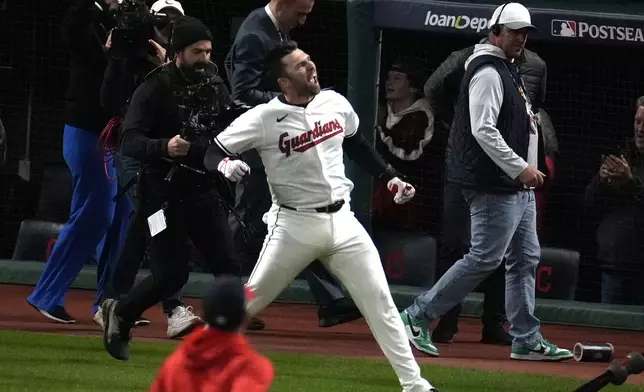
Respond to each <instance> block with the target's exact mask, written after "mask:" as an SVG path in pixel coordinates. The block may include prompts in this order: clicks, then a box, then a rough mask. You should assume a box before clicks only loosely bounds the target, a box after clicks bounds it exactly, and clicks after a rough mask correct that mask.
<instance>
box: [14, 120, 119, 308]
mask: <svg viewBox="0 0 644 392" xmlns="http://www.w3.org/2000/svg"><path fill="white" fill-rule="evenodd" d="M63 157H64V158H65V163H66V164H67V167H68V168H69V170H70V171H71V174H72V180H73V190H72V200H71V213H70V218H69V222H67V224H66V225H65V226H64V228H63V230H62V231H61V233H60V235H59V237H58V241H57V242H56V245H55V246H54V248H53V249H52V252H51V255H50V256H49V260H47V263H46V264H45V269H44V271H43V274H42V276H41V277H40V280H39V281H38V285H37V286H36V288H35V289H34V291H33V292H32V293H31V295H30V296H29V298H27V300H28V301H29V303H31V304H32V305H34V306H36V307H38V308H40V309H43V310H45V311H47V312H52V311H53V310H54V308H55V307H56V306H63V307H64V306H65V294H67V291H68V290H69V287H70V286H71V284H72V282H73V281H74V279H76V277H77V276H78V274H79V272H80V271H81V269H82V268H83V266H84V265H86V264H87V263H88V262H89V261H90V260H91V257H92V254H93V253H94V252H96V255H97V260H98V269H97V283H98V287H99V292H98V293H97V302H98V299H99V298H101V296H102V290H101V289H102V286H103V283H104V280H105V277H104V275H105V273H106V272H107V271H109V270H110V269H111V265H112V264H113V261H114V260H116V258H117V257H118V252H119V250H120V249H119V248H120V242H121V241H120V240H121V230H122V229H123V228H124V227H125V225H126V224H127V221H125V222H124V224H121V223H122V220H123V219H126V218H127V214H128V213H129V211H130V210H129V206H117V205H116V203H115V201H114V196H115V195H116V192H117V184H116V180H112V179H109V178H107V176H106V174H105V172H106V166H107V172H108V174H109V176H110V177H111V178H114V179H115V178H116V170H115V168H114V164H113V162H112V161H111V159H110V162H108V164H107V165H106V164H105V153H104V152H103V149H102V148H101V147H100V146H99V143H98V135H97V134H96V133H94V132H90V131H86V130H83V129H79V128H75V127H72V126H69V125H66V126H65V131H64V135H63ZM119 199H125V198H119ZM115 213H116V215H115ZM115 216H116V218H115ZM96 309H97V304H96V303H95V304H94V306H93V308H92V312H93V313H94V312H95V311H96Z"/></svg>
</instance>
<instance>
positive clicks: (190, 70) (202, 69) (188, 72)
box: [181, 62, 208, 82]
mask: <svg viewBox="0 0 644 392" xmlns="http://www.w3.org/2000/svg"><path fill="white" fill-rule="evenodd" d="M207 68H208V63H202V62H197V63H194V64H191V65H183V66H181V72H183V74H184V75H185V76H186V77H187V78H188V79H190V80H191V81H193V82H196V81H199V80H201V79H203V78H204V76H205V75H206V69H207Z"/></svg>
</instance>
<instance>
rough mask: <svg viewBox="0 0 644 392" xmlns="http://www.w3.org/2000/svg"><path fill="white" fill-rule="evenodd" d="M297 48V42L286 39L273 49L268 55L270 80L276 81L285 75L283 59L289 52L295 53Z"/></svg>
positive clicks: (267, 74) (267, 70) (266, 67)
mask: <svg viewBox="0 0 644 392" xmlns="http://www.w3.org/2000/svg"><path fill="white" fill-rule="evenodd" d="M296 49H297V42H295V41H285V42H281V43H279V44H277V46H275V47H274V48H273V49H271V50H270V51H269V52H268V54H267V55H266V59H265V60H264V63H265V65H264V66H265V70H266V76H267V77H268V79H269V80H271V81H273V80H274V81H275V83H277V79H279V78H281V77H283V76H284V63H283V62H282V59H283V58H284V57H286V56H288V55H289V54H291V53H293V52H294V51H295V50H296Z"/></svg>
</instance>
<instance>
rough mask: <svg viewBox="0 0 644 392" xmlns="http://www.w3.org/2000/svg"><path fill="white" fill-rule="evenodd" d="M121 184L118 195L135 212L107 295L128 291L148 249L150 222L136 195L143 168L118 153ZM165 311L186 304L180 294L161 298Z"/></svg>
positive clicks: (167, 312) (116, 157)
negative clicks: (138, 178) (139, 172)
mask: <svg viewBox="0 0 644 392" xmlns="http://www.w3.org/2000/svg"><path fill="white" fill-rule="evenodd" d="M114 162H115V164H116V172H117V176H118V183H119V195H118V196H117V197H127V198H128V199H129V201H130V203H131V204H132V207H133V211H132V214H131V215H130V220H129V222H128V227H127V232H126V237H125V241H124V243H123V247H122V249H121V253H120V254H119V257H118V259H117V261H116V264H115V265H114V266H113V269H112V271H111V272H110V276H109V279H108V283H107V285H106V297H108V298H119V297H122V296H124V295H125V294H127V293H128V292H129V291H130V289H132V286H134V281H135V280H136V274H137V273H138V272H139V269H140V268H141V264H142V263H143V260H144V259H145V256H146V252H147V249H148V233H149V229H148V223H147V216H145V215H144V214H142V213H141V212H140V208H139V200H138V199H137V198H136V197H135V190H136V185H135V182H136V176H137V173H138V171H139V170H140V167H141V165H140V163H139V162H138V161H137V160H135V159H133V158H130V157H125V156H122V155H120V154H117V155H116V156H115V157H114ZM161 304H162V307H163V313H165V314H166V315H168V316H170V315H171V314H172V311H173V310H174V309H175V308H176V307H177V306H183V305H184V303H183V301H182V300H181V297H180V296H179V294H178V293H175V294H173V295H171V296H169V297H168V298H165V299H164V300H163V301H161Z"/></svg>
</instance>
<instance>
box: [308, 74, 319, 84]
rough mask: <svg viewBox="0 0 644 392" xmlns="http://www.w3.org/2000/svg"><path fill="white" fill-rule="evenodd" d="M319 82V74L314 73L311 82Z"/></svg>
mask: <svg viewBox="0 0 644 392" xmlns="http://www.w3.org/2000/svg"><path fill="white" fill-rule="evenodd" d="M317 82H318V75H317V74H313V75H312V76H311V77H310V78H309V83H313V84H315V83H317Z"/></svg>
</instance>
